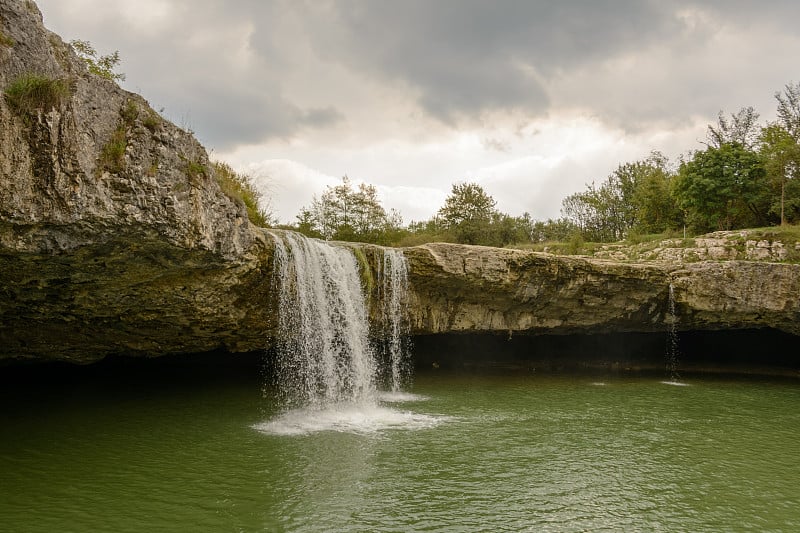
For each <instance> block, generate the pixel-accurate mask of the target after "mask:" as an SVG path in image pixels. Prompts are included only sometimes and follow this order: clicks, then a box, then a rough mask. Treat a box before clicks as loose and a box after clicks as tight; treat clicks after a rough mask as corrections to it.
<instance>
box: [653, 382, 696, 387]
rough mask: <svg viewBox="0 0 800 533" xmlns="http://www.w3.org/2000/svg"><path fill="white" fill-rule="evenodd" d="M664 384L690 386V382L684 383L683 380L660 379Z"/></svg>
mask: <svg viewBox="0 0 800 533" xmlns="http://www.w3.org/2000/svg"><path fill="white" fill-rule="evenodd" d="M659 383H661V384H662V385H672V386H673V387H688V386H689V384H688V383H683V382H682V381H659Z"/></svg>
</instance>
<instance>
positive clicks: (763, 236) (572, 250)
mask: <svg viewBox="0 0 800 533" xmlns="http://www.w3.org/2000/svg"><path fill="white" fill-rule="evenodd" d="M729 233H730V235H728V236H727V240H728V241H730V242H731V246H735V245H736V244H737V243H739V244H740V245H741V246H744V242H745V241H761V240H766V241H769V242H780V243H782V244H783V245H784V246H785V247H786V249H787V256H786V259H785V261H786V262H788V263H800V251H798V250H797V249H796V248H795V246H796V244H797V243H800V225H786V226H771V227H764V228H743V229H740V230H732V231H730V232H729ZM705 236H713V233H712V234H709V235H697V236H694V235H690V236H687V238H683V231H677V230H671V231H666V232H664V233H656V234H647V235H645V234H635V233H632V234H631V235H629V236H628V238H626V239H625V240H623V241H618V242H606V243H603V242H585V241H583V239H582V238H580V236H579V235H575V236H573V237H572V238H571V239H570V240H569V241H549V242H540V243H523V244H515V245H511V246H509V248H516V249H520V250H531V251H535V252H548V253H551V254H555V255H583V256H589V257H592V256H595V254H598V252H602V253H600V254H598V255H599V256H600V257H604V256H607V255H608V252H609V250H612V251H613V250H619V251H622V252H623V253H624V254H625V255H627V256H628V259H629V260H637V261H638V260H646V259H647V258H648V257H647V254H648V252H649V251H652V250H654V249H655V248H658V247H661V246H664V245H665V244H666V245H667V247H668V248H687V249H691V248H695V247H696V245H697V244H696V239H697V238H703V237H705ZM717 238H718V237H717ZM664 241H668V243H664Z"/></svg>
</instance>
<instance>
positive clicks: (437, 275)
mask: <svg viewBox="0 0 800 533" xmlns="http://www.w3.org/2000/svg"><path fill="white" fill-rule="evenodd" d="M406 256H407V257H408V259H409V262H410V275H411V280H410V282H411V283H410V284H411V287H412V288H413V305H412V306H411V320H412V325H413V329H414V330H415V331H418V332H421V333H422V332H424V333H430V332H453V331H499V332H504V331H505V332H508V333H509V334H514V333H519V332H525V333H534V334H548V333H557V334H564V333H607V332H612V331H615V332H624V331H641V332H646V331H664V330H665V324H666V323H667V322H668V321H670V320H672V318H671V317H669V316H667V313H668V309H669V305H668V303H669V300H668V298H669V286H670V284H671V285H672V286H673V289H674V291H673V292H674V298H675V303H676V311H677V313H676V314H677V316H676V319H677V323H678V327H679V328H680V329H684V330H688V329H726V328H733V329H737V328H760V327H770V328H776V329H780V330H783V331H786V332H789V333H792V334H795V335H800V265H794V264H776V263H767V262H747V261H729V262H697V263H688V264H680V263H664V262H650V263H620V262H613V261H608V260H603V259H591V258H575V257H557V256H553V255H550V254H547V253H538V252H528V251H522V250H507V249H500V250H498V249H493V248H486V247H480V246H461V245H453V244H428V245H424V246H419V247H416V248H411V249H408V250H406Z"/></svg>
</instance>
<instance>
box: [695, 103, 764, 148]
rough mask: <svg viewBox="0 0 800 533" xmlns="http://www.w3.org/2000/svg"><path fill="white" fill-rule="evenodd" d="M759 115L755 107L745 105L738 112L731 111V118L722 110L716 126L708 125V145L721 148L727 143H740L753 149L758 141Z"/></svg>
mask: <svg viewBox="0 0 800 533" xmlns="http://www.w3.org/2000/svg"><path fill="white" fill-rule="evenodd" d="M758 117H759V114H758V113H756V110H755V109H754V108H753V107H743V108H741V109H740V110H739V112H738V113H736V114H733V113H731V118H730V119H727V118H725V115H724V114H723V113H722V111H720V112H719V115H718V116H717V125H716V127H715V126H712V125H709V126H708V143H707V144H708V146H712V147H714V148H720V147H721V146H722V145H723V144H726V143H738V144H741V145H742V146H744V147H745V148H748V149H752V148H753V147H754V146H755V145H756V143H757V141H758V134H759V128H758Z"/></svg>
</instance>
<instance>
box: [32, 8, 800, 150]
mask: <svg viewBox="0 0 800 533" xmlns="http://www.w3.org/2000/svg"><path fill="white" fill-rule="evenodd" d="M39 3H40V5H41V6H42V7H43V10H44V11H45V16H46V22H47V23H48V24H49V25H52V24H53V23H54V25H55V27H54V29H55V30H57V31H59V27H68V28H70V29H71V30H72V31H75V32H76V34H74V35H65V37H66V38H71V37H82V38H88V39H90V40H92V41H93V42H94V43H95V44H96V45H98V48H101V49H106V50H114V49H119V50H120V51H121V53H122V57H123V70H125V71H126V73H127V74H128V80H129V81H128V83H129V84H130V85H131V88H132V89H134V90H139V91H140V92H142V93H143V94H144V95H145V96H146V97H147V98H148V99H150V100H151V101H152V102H153V104H154V105H155V106H156V107H161V106H163V107H165V108H166V109H167V112H168V114H171V116H172V117H173V118H178V119H179V121H180V117H181V116H183V115H185V114H188V115H189V122H190V124H189V125H190V126H191V127H193V128H194V129H195V130H196V131H197V133H198V134H199V136H200V137H201V138H202V139H203V140H204V141H206V142H208V143H209V144H211V145H212V146H213V147H216V148H218V149H223V150H224V149H228V148H231V147H234V146H236V145H240V144H257V143H259V142H262V141H265V140H268V139H274V138H291V137H293V136H296V135H301V134H303V132H308V131H313V130H316V129H324V128H335V127H339V126H342V125H343V124H346V123H349V122H350V120H349V117H348V114H349V113H351V112H352V110H353V108H358V106H359V105H360V103H359V102H353V101H348V98H350V96H349V93H350V92H352V91H350V90H349V89H351V88H352V84H353V83H361V82H362V81H363V82H365V83H369V84H371V85H372V86H375V87H390V88H391V89H392V90H393V91H395V93H394V94H398V93H399V94H404V95H406V98H409V99H410V100H411V101H412V102H415V103H416V105H417V106H418V108H419V110H420V111H421V112H422V115H423V117H427V118H432V119H434V120H437V121H439V122H440V123H443V124H446V125H449V126H453V127H460V126H464V125H473V126H474V125H476V124H477V125H480V124H481V123H482V122H483V121H486V120H493V119H492V118H491V117H490V116H489V114H491V113H502V114H506V115H514V116H517V117H523V118H524V119H528V120H530V119H534V118H537V117H544V116H548V115H553V114H557V113H559V112H560V110H561V109H562V108H567V109H575V108H577V109H582V110H585V111H587V112H589V113H591V114H593V115H595V116H598V117H600V118H601V119H602V120H604V121H605V122H607V123H609V124H611V125H613V126H615V127H622V128H625V129H627V130H634V131H635V130H637V129H642V128H648V127H650V125H652V124H659V123H661V124H662V125H663V124H664V123H670V124H676V123H681V122H685V121H686V120H689V118H690V117H692V116H696V115H698V114H700V115H708V116H713V114H715V113H716V111H717V110H718V109H719V108H720V107H725V108H729V107H736V106H738V105H751V104H758V102H754V101H753V99H752V97H751V95H752V94H753V92H754V87H759V90H762V91H763V92H764V95H765V97H764V101H767V100H768V99H770V98H771V97H772V92H773V91H774V90H779V89H780V88H781V87H782V86H783V84H784V83H786V82H789V81H792V80H791V79H778V78H782V77H783V76H784V74H783V72H784V71H785V68H784V69H783V70H782V71H781V73H780V74H776V72H777V71H778V68H780V67H776V65H777V64H781V63H784V62H785V61H786V60H785V59H784V57H785V56H780V55H779V54H775V53H773V54H772V55H771V56H770V55H766V56H763V57H760V61H759V62H758V64H750V65H744V64H742V63H743V61H744V60H740V61H739V64H737V58H736V57H727V56H715V55H713V54H710V53H708V52H706V51H707V50H708V49H709V48H708V47H709V46H711V45H712V44H713V41H714V39H715V38H716V36H717V34H718V33H719V32H721V31H728V32H733V33H734V34H736V35H740V36H741V39H742V40H743V42H745V43H749V44H752V47H753V48H754V49H755V50H760V49H761V48H760V47H762V46H765V41H768V39H769V38H772V37H775V36H776V35H786V36H789V37H791V36H792V35H795V33H796V32H795V31H794V26H793V25H794V23H795V21H796V20H797V19H798V18H800V4H797V2H792V1H775V2H760V3H754V2H749V1H745V0H732V1H727V0H726V1H724V2H723V1H722V0H715V1H710V2H699V1H697V2H695V1H677V2H663V1H656V0H650V1H641V0H616V1H604V2H597V1H596V0H575V1H559V2H551V1H532V0H498V1H495V2H485V1H482V0H438V1H436V2H430V1H428V0H406V1H403V2H397V1H394V0H352V1H342V2H327V3H321V2H298V1H289V0H276V1H273V2H261V1H257V0H240V1H236V2H227V1H223V0H191V1H190V0H172V1H170V2H167V3H159V4H158V5H168V6H170V11H169V13H168V14H167V16H166V17H165V20H161V21H156V22H154V23H150V22H148V23H147V24H139V25H137V24H133V23H132V22H131V20H129V19H128V18H126V16H121V14H120V12H121V11H125V10H124V6H125V5H126V3H125V2H123V1H121V0H116V1H115V0H111V1H109V0H106V1H98V2H97V3H96V6H95V9H92V10H91V13H82V14H80V15H78V14H76V12H75V9H74V6H71V5H70V2H69V0H40V2H39ZM146 10H147V6H146V5H144V6H141V9H140V11H142V12H146ZM687 13H688V14H689V15H687ZM692 13H700V14H702V15H703V17H700V18H699V19H698V20H700V22H699V23H698V20H694V19H692V16H691V14H692ZM78 32H80V33H78ZM781 32H784V33H783V34H781ZM789 37H787V38H789ZM704 53H705V54H706V55H704ZM747 59H748V60H750V61H752V60H753V58H747ZM626 61H630V62H632V63H634V64H635V68H634V69H627V70H626V69H625V68H624V66H622V67H621V66H620V64H623V65H624V63H625V62H626ZM310 65H313V66H310ZM334 66H335V67H336V68H339V69H340V70H341V72H340V75H339V77H338V78H337V79H326V78H324V75H322V74H320V72H319V71H318V70H319V69H320V68H331V69H333V68H334ZM314 67H316V68H314ZM748 69H749V70H752V71H754V72H756V73H757V75H755V76H751V77H750V78H748V77H746V75H745V72H746V71H747V70H748ZM785 75H787V76H789V75H791V73H788V72H787V74H785ZM755 78H758V79H755ZM765 78H768V79H769V83H770V84H771V86H770V88H769V89H766V90H764V89H762V88H761V87H762V86H763V83H764V79H765ZM348 84H350V85H348ZM328 85H330V92H329V93H328V94H326V88H327V86H328ZM309 87H312V88H313V87H316V88H317V90H316V92H313V94H311V93H309V91H308V90H307V89H308V88H309ZM387 98H388V97H387ZM380 99H381V97H376V101H377V100H380ZM380 105H381V106H384V107H383V108H376V109H375V110H374V115H373V116H375V117H376V118H378V117H379V116H380V115H381V114H383V113H384V112H385V111H386V109H387V108H389V107H391V106H393V105H397V102H394V101H391V100H389V99H386V100H384V101H382V102H381V104H380ZM348 106H349V107H348Z"/></svg>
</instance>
